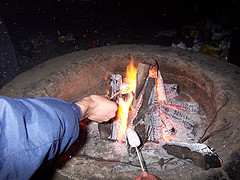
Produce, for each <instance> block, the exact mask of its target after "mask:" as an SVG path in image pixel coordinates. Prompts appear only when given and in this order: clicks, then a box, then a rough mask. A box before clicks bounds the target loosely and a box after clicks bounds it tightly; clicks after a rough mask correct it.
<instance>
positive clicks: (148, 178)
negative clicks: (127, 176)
mask: <svg viewBox="0 0 240 180" xmlns="http://www.w3.org/2000/svg"><path fill="white" fill-rule="evenodd" d="M135 180H160V179H159V178H158V177H156V176H154V175H152V174H149V173H147V172H145V171H144V172H142V174H141V175H140V176H138V177H136V178H135Z"/></svg>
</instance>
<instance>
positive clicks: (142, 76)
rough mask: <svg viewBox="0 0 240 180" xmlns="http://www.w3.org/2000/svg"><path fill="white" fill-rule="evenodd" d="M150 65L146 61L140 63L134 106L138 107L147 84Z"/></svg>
mask: <svg viewBox="0 0 240 180" xmlns="http://www.w3.org/2000/svg"><path fill="white" fill-rule="evenodd" d="M149 68H150V65H149V64H145V63H140V64H139V65H138V70H137V75H136V91H135V94H134V100H133V105H132V107H136V105H137V104H136V103H137V102H138V101H139V98H140V94H141V92H142V90H143V87H144V85H145V81H146V79H147V77H148V72H149Z"/></svg>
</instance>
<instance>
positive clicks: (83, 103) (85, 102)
mask: <svg viewBox="0 0 240 180" xmlns="http://www.w3.org/2000/svg"><path fill="white" fill-rule="evenodd" d="M90 101H91V99H90V98H89V97H85V98H83V99H81V100H80V101H77V102H75V104H76V105H77V106H78V107H80V109H81V110H82V119H85V118H87V117H88V116H89V109H90V103H89V102H90Z"/></svg>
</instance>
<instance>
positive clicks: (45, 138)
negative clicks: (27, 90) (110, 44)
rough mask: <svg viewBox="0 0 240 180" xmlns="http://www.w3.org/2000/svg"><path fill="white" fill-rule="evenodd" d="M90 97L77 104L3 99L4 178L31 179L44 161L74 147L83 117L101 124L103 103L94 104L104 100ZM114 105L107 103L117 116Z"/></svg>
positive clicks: (0, 166)
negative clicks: (100, 116)
mask: <svg viewBox="0 0 240 180" xmlns="http://www.w3.org/2000/svg"><path fill="white" fill-rule="evenodd" d="M90 97H91V99H88V98H84V99H83V100H80V101H77V102H76V103H75V104H74V103H72V102H70V103H68V102H66V101H63V100H60V99H56V98H32V99H30V98H22V99H21V98H17V99H12V98H6V97H0V104H1V108H0V115H1V117H0V179H29V178H30V177H31V176H32V175H33V173H34V172H35V171H36V170H37V169H38V168H39V167H40V166H41V165H42V164H43V163H44V162H48V161H50V160H52V159H53V158H55V157H58V156H59V155H60V154H61V153H63V152H65V151H66V150H67V149H68V148H69V147H70V146H71V145H72V143H73V142H74V141H75V140H76V139H77V137H78V134H79V125H78V123H79V120H80V119H82V118H81V117H86V118H87V117H89V118H90V119H91V120H95V121H97V122H100V121H101V120H99V119H97V118H96V117H95V118H94V114H95V113H97V112H96V110H100V109H101V108H100V109H99V108H98V106H102V104H101V102H100V103H96V104H95V103H94V102H95V100H96V99H98V98H100V100H102V98H103V97H99V96H93V97H92V96H90ZM90 100H91V101H90ZM98 100H99V99H98ZM104 100H106V99H104ZM82 102H84V103H83V104H82ZM105 103H106V102H105ZM112 103H113V102H111V101H109V100H107V104H110V106H109V107H110V109H111V108H112V107H113V108H112V111H114V113H115V112H116V110H117V109H115V108H116V105H115V103H114V104H112ZM79 104H80V105H79ZM94 104H95V106H94ZM109 107H108V109H109ZM81 108H82V109H83V110H82V109H81ZM104 111H106V110H104ZM106 112H107V111H106ZM103 114H104V113H103ZM107 114H108V112H107ZM112 115H113V113H112ZM104 116H105V117H106V115H104ZM91 117H93V118H91ZM110 118H111V117H110ZM104 121H107V119H104Z"/></svg>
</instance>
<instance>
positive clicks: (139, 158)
mask: <svg viewBox="0 0 240 180" xmlns="http://www.w3.org/2000/svg"><path fill="white" fill-rule="evenodd" d="M135 148H136V151H137V155H138V160H139V162H140V165H141V168H142V171H143V172H144V171H145V170H144V167H143V163H142V160H141V157H140V154H139V151H138V148H137V146H135Z"/></svg>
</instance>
